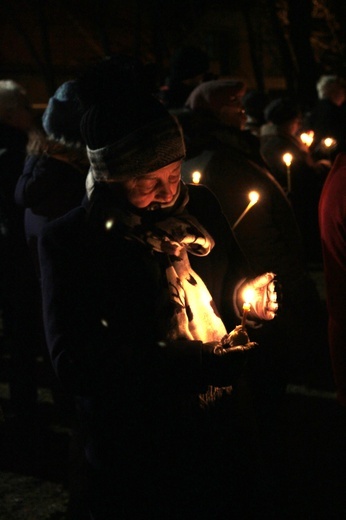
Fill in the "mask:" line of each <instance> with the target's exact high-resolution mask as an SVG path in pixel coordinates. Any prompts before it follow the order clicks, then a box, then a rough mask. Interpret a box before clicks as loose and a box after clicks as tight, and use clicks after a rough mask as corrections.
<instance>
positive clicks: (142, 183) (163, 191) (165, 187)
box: [122, 161, 181, 209]
mask: <svg viewBox="0 0 346 520" xmlns="http://www.w3.org/2000/svg"><path fill="white" fill-rule="evenodd" d="M180 170H181V161H176V162H174V163H172V164H169V165H168V166H164V167H163V168H160V169H159V170H156V171H155V172H151V173H147V174H146V175H142V176H141V177H136V178H135V179H129V180H128V181H125V182H123V183H122V185H123V187H124V190H125V196H126V197H127V200H128V201H129V202H130V203H131V204H132V205H133V206H136V207H137V208H141V209H142V208H146V207H147V206H149V204H152V203H153V202H158V203H161V204H169V203H170V202H172V201H173V199H174V197H175V195H176V193H177V190H178V186H179V182H180Z"/></svg>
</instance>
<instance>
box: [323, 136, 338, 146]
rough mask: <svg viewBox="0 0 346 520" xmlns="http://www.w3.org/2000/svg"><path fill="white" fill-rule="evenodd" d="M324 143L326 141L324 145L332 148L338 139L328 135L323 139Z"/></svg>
mask: <svg viewBox="0 0 346 520" xmlns="http://www.w3.org/2000/svg"><path fill="white" fill-rule="evenodd" d="M323 143H324V146H325V147H326V148H331V147H332V146H335V145H336V141H335V139H333V138H332V137H326V138H325V139H324V140H323Z"/></svg>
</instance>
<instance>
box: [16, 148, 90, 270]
mask: <svg viewBox="0 0 346 520" xmlns="http://www.w3.org/2000/svg"><path fill="white" fill-rule="evenodd" d="M87 172H88V167H87V166H86V164H85V165H82V164H74V163H73V162H68V161H67V160H61V159H58V158H55V157H52V156H49V155H46V154H42V155H29V156H28V157H27V159H26V161H25V165H24V171H23V173H22V175H21V176H20V177H19V179H18V182H17V185H16V189H15V201H16V203H17V205H18V206H20V207H22V208H25V214H24V225H25V236H26V240H27V243H28V245H29V248H30V251H31V253H32V255H33V258H34V261H35V264H36V265H37V264H38V260H37V240H38V237H39V236H40V234H41V232H42V229H43V228H44V226H45V225H46V224H47V223H48V222H50V221H51V220H54V219H55V218H58V217H61V216H62V215H64V214H65V213H67V212H68V211H70V210H71V209H73V208H75V207H77V206H79V205H80V204H81V202H82V200H83V197H84V195H85V178H86V174H87Z"/></svg>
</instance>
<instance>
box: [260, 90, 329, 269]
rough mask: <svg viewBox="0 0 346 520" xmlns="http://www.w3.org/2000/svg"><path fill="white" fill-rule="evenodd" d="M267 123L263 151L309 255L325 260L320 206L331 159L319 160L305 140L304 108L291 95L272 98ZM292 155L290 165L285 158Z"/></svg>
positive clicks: (311, 259) (310, 258)
mask: <svg viewBox="0 0 346 520" xmlns="http://www.w3.org/2000/svg"><path fill="white" fill-rule="evenodd" d="M264 115H265V119H266V124H265V125H263V126H262V128H261V134H260V140H261V153H262V156H263V157H264V159H265V160H266V162H267V164H268V166H269V168H270V171H271V172H272V174H273V175H274V177H275V178H276V179H277V181H278V182H279V183H280V184H281V186H282V187H283V189H284V190H285V191H286V193H287V196H288V197H289V199H290V202H291V204H292V208H293V210H294V213H295V216H296V219H297V222H298V225H299V228H300V232H301V234H302V236H303V240H304V248H305V254H306V257H307V259H308V261H309V262H310V263H313V264H318V263H320V262H321V260H322V251H321V246H320V239H319V230H318V217H317V205H318V200H319V196H320V192H321V188H322V186H323V182H324V180H325V178H326V175H327V173H328V171H329V168H330V165H331V163H330V161H328V160H325V159H321V160H316V159H315V158H314V157H313V155H312V153H311V151H310V149H309V147H308V146H307V145H306V144H305V143H304V142H303V141H302V140H301V138H300V133H301V132H302V131H303V130H302V110H301V108H300V106H299V104H298V103H297V102H296V101H295V100H294V99H291V98H289V97H282V98H278V99H275V100H273V101H271V102H270V103H269V104H268V105H267V106H266V108H265V110H264ZM286 153H289V154H291V156H292V163H291V165H290V166H289V170H288V167H287V165H286V163H285V161H284V159H283V157H284V155H285V154H286Z"/></svg>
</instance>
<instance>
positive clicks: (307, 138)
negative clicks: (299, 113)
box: [300, 130, 315, 146]
mask: <svg viewBox="0 0 346 520" xmlns="http://www.w3.org/2000/svg"><path fill="white" fill-rule="evenodd" d="M314 135H315V133H314V131H313V130H308V131H307V132H303V133H302V134H301V135H300V140H301V141H302V143H304V144H306V146H311V145H312V142H313V140H314Z"/></svg>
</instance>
